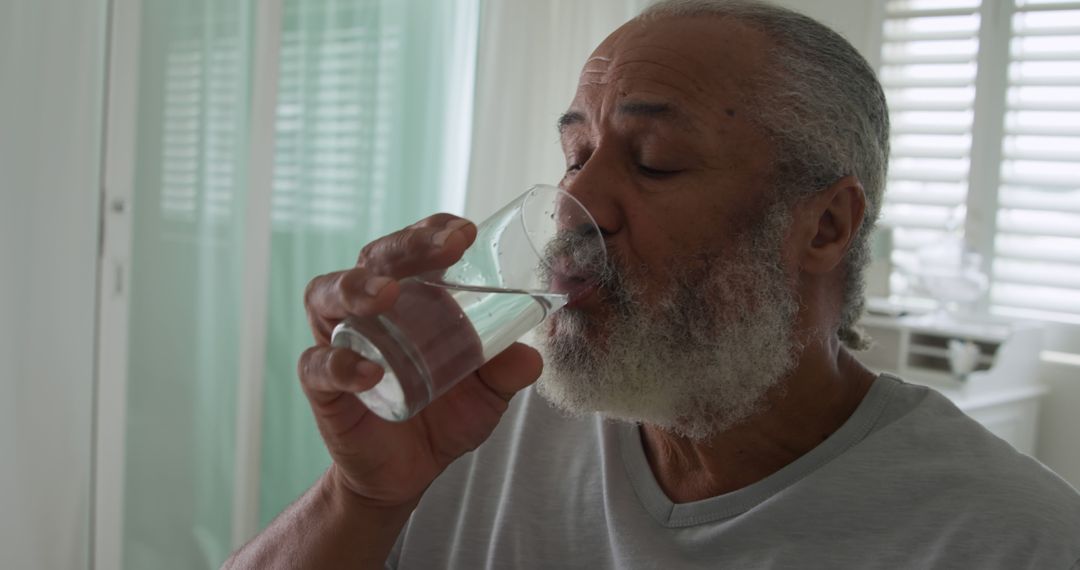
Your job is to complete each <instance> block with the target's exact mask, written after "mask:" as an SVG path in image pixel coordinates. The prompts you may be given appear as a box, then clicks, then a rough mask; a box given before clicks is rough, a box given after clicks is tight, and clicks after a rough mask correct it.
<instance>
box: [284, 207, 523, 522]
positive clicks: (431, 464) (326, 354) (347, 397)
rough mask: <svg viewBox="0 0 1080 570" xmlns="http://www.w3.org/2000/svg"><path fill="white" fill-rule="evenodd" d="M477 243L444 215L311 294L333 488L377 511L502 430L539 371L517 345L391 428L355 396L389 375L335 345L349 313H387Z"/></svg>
mask: <svg viewBox="0 0 1080 570" xmlns="http://www.w3.org/2000/svg"><path fill="white" fill-rule="evenodd" d="M475 239H476V226H474V225H472V224H471V223H469V222H468V221H466V220H463V219H461V218H457V217H455V216H451V215H449V214H438V215H435V216H431V217H429V218H427V219H425V220H422V221H420V222H418V223H416V224H414V225H412V226H409V227H408V228H405V229H403V230H401V231H398V232H396V233H393V234H391V235H388V236H385V237H382V238H380V239H378V240H375V241H374V242H372V243H370V244H368V245H367V246H366V247H364V248H363V250H362V252H361V254H360V259H359V261H358V262H357V264H356V267H354V268H353V269H349V270H346V271H339V272H336V273H331V274H328V275H323V276H320V277H317V278H315V279H314V280H312V281H311V283H309V284H308V287H307V291H306V292H305V295H304V304H305V306H306V309H307V314H308V321H309V323H310V325H311V330H312V332H313V333H314V335H315V341H316V345H315V346H313V347H311V348H309V349H308V350H306V351H305V352H304V354H303V355H302V356H301V357H300V362H299V366H298V369H299V375H300V382H301V385H302V386H303V389H304V393H305V394H306V395H307V398H308V401H309V402H310V404H311V409H312V411H313V412H314V414H315V420H316V423H317V424H318V426H319V431H320V433H321V434H322V437H323V440H324V441H325V442H326V446H327V449H328V450H329V451H330V456H331V457H332V458H333V460H334V466H333V467H332V469H331V476H332V477H333V478H334V479H335V483H336V484H338V485H341V486H343V487H344V488H345V489H346V490H348V491H349V492H351V493H354V494H355V495H356V496H357V497H358V498H359V499H361V500H362V501H364V502H365V503H367V504H368V505H370V506H374V507H399V506H405V505H411V504H415V502H416V501H417V500H419V497H420V495H421V494H422V493H423V491H424V489H426V488H427V486H428V485H429V484H430V483H431V482H432V481H433V480H434V479H435V477H437V476H438V475H439V474H440V473H441V472H442V471H443V470H444V469H445V468H446V467H447V466H448V465H449V464H450V463H451V462H452V461H453V460H454V459H457V458H458V457H460V456H461V455H463V454H465V453H466V452H468V451H471V450H473V449H475V448H476V447H477V446H479V445H480V444H481V443H483V441H484V440H485V439H487V437H488V436H489V435H490V434H491V432H492V430H494V429H495V426H496V424H497V423H498V421H499V419H500V418H501V417H502V414H503V412H505V411H506V408H507V405H508V402H509V400H510V398H511V397H512V396H513V395H514V394H515V393H516V392H518V391H519V390H521V389H523V388H525V387H526V386H528V385H529V384H531V383H532V382H533V381H535V380H536V378H537V377H538V376H539V375H540V370H541V368H542V362H541V359H540V355H539V354H538V353H537V352H536V351H535V350H533V349H532V348H529V347H527V346H525V345H523V344H514V345H512V346H510V347H509V348H507V349H506V350H505V351H503V352H502V353H501V354H499V355H498V356H496V357H495V358H494V359H492V360H491V361H490V362H488V363H487V364H485V365H484V366H482V367H480V369H478V370H477V371H476V372H474V373H472V374H470V375H469V376H468V377H466V378H465V379H464V380H463V381H461V382H460V383H459V384H457V385H456V386H455V387H454V388H452V389H451V390H450V391H449V392H447V393H446V394H444V395H443V396H441V397H440V398H438V399H436V400H435V401H434V402H432V403H431V404H429V405H428V406H427V407H425V408H424V409H423V410H422V411H421V412H420V413H419V414H417V415H416V416H413V417H412V418H410V419H409V420H407V421H405V422H400V423H396V422H388V421H386V420H383V419H382V418H380V417H378V416H376V415H375V414H374V413H371V412H370V411H368V409H367V408H366V407H365V406H364V405H363V403H362V402H361V401H360V400H359V399H358V398H356V396H355V395H354V393H355V392H361V391H364V390H367V389H369V388H371V387H372V386H374V385H375V384H376V383H377V382H378V381H379V379H380V378H382V375H383V371H382V369H381V368H379V366H378V365H376V364H375V363H373V362H371V361H368V360H366V359H364V358H363V357H361V356H360V355H358V354H356V353H355V352H353V351H351V350H349V349H346V348H336V347H331V346H330V333H331V331H332V330H333V327H334V326H335V325H337V323H339V322H340V321H342V320H343V319H344V318H345V317H346V316H347V315H354V316H357V317H371V316H374V315H376V314H379V313H382V312H385V311H388V310H389V309H390V308H391V307H392V306H393V304H394V302H395V301H396V300H397V296H398V294H399V292H400V289H399V284H398V282H397V280H398V279H402V278H405V277H409V276H413V275H417V274H420V273H424V272H426V271H431V270H439V269H445V268H446V267H449V266H450V265H452V264H453V263H454V262H456V261H457V260H458V259H460V258H461V255H462V254H463V253H464V251H465V249H466V248H467V247H468V246H469V245H470V244H471V243H472V242H473V240H475Z"/></svg>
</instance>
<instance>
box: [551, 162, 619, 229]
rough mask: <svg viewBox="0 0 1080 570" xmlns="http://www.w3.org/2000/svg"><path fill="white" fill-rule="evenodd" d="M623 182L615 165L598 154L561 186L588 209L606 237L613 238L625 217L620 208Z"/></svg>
mask: <svg viewBox="0 0 1080 570" xmlns="http://www.w3.org/2000/svg"><path fill="white" fill-rule="evenodd" d="M605 162H608V164H605ZM621 178H622V173H621V172H620V171H619V169H618V168H616V165H615V164H614V163H613V162H609V161H607V160H605V158H604V157H603V156H600V153H599V152H597V153H594V154H593V156H592V157H590V158H589V160H588V161H586V163H585V165H584V166H582V168H581V170H579V171H578V172H577V174H576V175H574V176H573V177H571V178H569V179H568V180H566V181H564V182H563V185H562V188H563V190H565V191H566V193H567V194H570V195H571V196H573V197H574V198H575V199H577V201H578V202H580V203H581V205H582V206H584V207H585V209H586V210H587V211H588V212H589V214H590V215H591V216H592V218H593V220H595V221H596V225H597V227H598V228H599V229H600V233H601V234H602V235H603V236H604V237H610V236H613V235H615V234H616V233H618V232H619V230H620V229H622V224H623V216H622V211H621V208H620V206H619V188H620V186H621V185H622V184H621V182H620V180H621Z"/></svg>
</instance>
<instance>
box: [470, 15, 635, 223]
mask: <svg viewBox="0 0 1080 570" xmlns="http://www.w3.org/2000/svg"><path fill="white" fill-rule="evenodd" d="M650 3H651V2H650V1H649V0H589V1H588V2H581V1H580V0H545V1H543V2H536V1H534V0H490V1H487V2H484V5H483V11H482V12H483V13H482V15H481V26H480V40H479V41H480V50H479V54H478V64H477V71H476V114H475V118H474V121H473V145H472V150H473V152H472V160H471V163H470V168H469V192H468V196H467V201H466V208H465V211H466V213H467V214H468V216H469V217H471V218H473V219H483V218H484V217H486V216H487V215H488V214H490V213H492V212H494V211H495V210H496V209H497V208H498V207H499V206H500V205H502V204H504V203H506V202H508V201H509V200H511V199H512V198H513V197H515V196H517V195H518V194H520V193H521V192H523V191H524V190H525V188H527V187H528V186H530V185H532V184H538V183H546V184H555V183H557V182H558V181H559V179H560V178H562V174H563V171H564V170H565V163H564V161H563V156H562V150H561V148H560V147H559V135H558V133H557V132H556V129H555V122H556V120H557V119H558V117H559V115H560V114H562V113H563V111H565V110H566V109H567V107H568V106H569V105H570V101H571V99H573V97H574V91H575V90H576V88H577V79H578V73H579V72H580V71H581V67H582V66H583V65H584V64H585V60H586V59H588V57H589V54H590V53H592V50H593V49H595V48H596V46H598V45H600V42H601V41H603V40H604V38H605V37H607V35H608V34H610V33H611V32H613V31H614V30H615V29H616V28H618V27H619V26H620V25H622V24H623V23H624V22H626V21H627V20H629V19H630V18H632V17H634V16H635V15H637V14H638V13H639V12H640V11H641V10H642V9H643V8H644V7H645V6H647V5H648V4H650Z"/></svg>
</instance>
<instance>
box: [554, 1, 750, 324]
mask: <svg viewBox="0 0 1080 570" xmlns="http://www.w3.org/2000/svg"><path fill="white" fill-rule="evenodd" d="M766 45H767V44H766V40H765V39H764V38H763V37H761V35H760V34H759V33H757V32H755V31H753V30H750V29H748V28H745V27H744V26H742V25H739V24H735V23H730V24H729V23H726V22H722V21H718V20H717V19H714V18H704V19H700V18H699V19H685V18H677V19H664V20H657V21H653V22H649V23H647V24H642V23H639V22H632V23H630V24H627V25H625V26H623V27H622V28H620V29H619V30H618V31H616V32H615V33H614V34H612V35H611V36H610V37H609V38H608V39H607V40H606V41H605V42H604V43H603V44H602V45H601V46H600V47H599V48H597V50H596V51H595V52H594V53H593V55H592V56H591V57H590V58H589V60H588V62H587V63H586V64H585V67H584V69H583V71H582V73H581V77H580V81H579V85H578V90H577V95H576V96H575V98H574V100H573V102H572V103H571V105H570V107H569V110H568V111H567V113H566V114H565V115H564V116H563V118H562V119H561V121H560V124H561V129H560V130H561V139H562V146H563V152H564V154H565V157H566V166H567V171H566V175H565V178H564V179H563V183H562V186H563V187H564V188H566V189H567V191H569V192H570V193H571V194H574V195H575V196H576V197H578V199H580V200H581V201H582V202H583V203H584V204H585V206H586V207H587V208H588V209H589V210H590V211H591V212H592V213H593V215H594V216H595V217H596V218H597V222H598V223H599V225H600V226H601V228H602V229H603V230H604V231H605V232H607V233H608V234H609V235H608V246H609V249H610V250H612V252H613V255H615V256H616V257H617V258H618V259H619V261H620V263H621V264H623V265H624V266H626V267H639V266H644V267H647V268H650V269H651V270H654V271H658V272H660V273H662V272H663V269H664V268H666V267H668V266H669V264H670V262H671V260H672V259H673V258H677V257H680V256H685V255H686V254H688V253H691V252H694V253H698V254H723V253H724V252H725V251H730V248H731V247H732V246H733V245H734V244H733V238H734V237H735V236H736V235H737V234H738V233H740V232H745V231H746V230H748V229H749V227H750V226H751V225H752V224H753V222H755V221H756V218H758V217H760V215H761V213H762V210H763V207H764V205H765V199H766V198H767V197H768V192H767V188H768V174H769V165H770V163H771V155H770V149H769V145H768V144H767V141H766V140H765V138H764V136H763V135H762V133H761V132H760V130H759V129H758V128H757V127H756V126H755V125H754V124H753V123H752V122H751V121H750V113H749V112H747V110H746V106H747V104H748V103H752V101H748V99H750V98H751V97H752V96H751V90H750V85H749V80H750V79H751V78H752V77H753V75H754V73H755V71H756V70H757V69H759V68H760V67H761V66H762V65H763V56H762V53H763V52H764V50H765V49H766ZM642 285H643V286H644V287H645V291H644V294H645V295H646V296H647V297H654V296H656V295H659V294H662V289H663V285H664V284H663V283H660V282H657V281H656V280H650V281H648V282H645V283H642ZM587 305H588V303H583V304H582V306H583V307H585V306H587Z"/></svg>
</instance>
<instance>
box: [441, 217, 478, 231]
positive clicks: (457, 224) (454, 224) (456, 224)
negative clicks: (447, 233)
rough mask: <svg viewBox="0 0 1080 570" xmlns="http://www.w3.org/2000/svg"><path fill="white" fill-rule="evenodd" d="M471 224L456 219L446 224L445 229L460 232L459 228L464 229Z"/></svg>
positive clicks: (467, 221)
mask: <svg viewBox="0 0 1080 570" xmlns="http://www.w3.org/2000/svg"><path fill="white" fill-rule="evenodd" d="M471 223H472V222H470V221H469V220H465V219H462V218H458V219H456V220H451V221H450V222H448V223H447V224H446V227H445V229H446V230H460V229H461V228H463V227H465V226H467V225H469V224H471Z"/></svg>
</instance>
